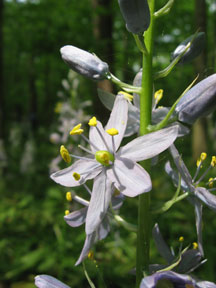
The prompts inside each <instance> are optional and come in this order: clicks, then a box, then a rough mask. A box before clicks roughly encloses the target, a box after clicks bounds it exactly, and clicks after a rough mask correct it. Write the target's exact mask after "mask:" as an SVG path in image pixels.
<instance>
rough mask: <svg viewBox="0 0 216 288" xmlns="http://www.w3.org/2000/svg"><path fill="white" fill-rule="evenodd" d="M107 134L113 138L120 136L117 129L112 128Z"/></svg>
mask: <svg viewBox="0 0 216 288" xmlns="http://www.w3.org/2000/svg"><path fill="white" fill-rule="evenodd" d="M106 132H107V133H108V134H109V135H111V136H115V135H118V134H119V131H118V130H117V129H115V128H110V129H108V130H106Z"/></svg>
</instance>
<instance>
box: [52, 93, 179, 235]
mask: <svg viewBox="0 0 216 288" xmlns="http://www.w3.org/2000/svg"><path fill="white" fill-rule="evenodd" d="M127 118H128V102H127V100H126V99H125V96H124V92H121V93H120V94H119V95H118V96H117V97H116V100H115V103H114V106H113V110H112V112H111V115H110V118H109V120H108V123H107V125H106V127H105V129H104V128H103V126H102V124H101V123H100V122H99V121H97V119H96V118H95V117H93V118H92V119H91V120H90V121H89V125H90V132H89V140H87V138H86V137H85V136H83V137H85V139H86V140H87V141H89V144H90V148H91V151H89V153H90V155H91V157H89V158H87V157H85V158H81V159H79V160H78V161H76V162H75V163H74V164H72V165H71V166H70V167H68V168H66V169H63V170H60V171H58V172H56V173H54V174H52V175H51V178H52V179H53V180H54V181H55V182H56V183H59V184H61V185H63V186H66V187H75V186H79V185H82V184H83V183H85V182H86V181H87V180H89V179H94V184H93V189H92V195H91V200H90V203H89V208H88V212H87V216H86V228H85V229H86V234H87V235H89V234H91V233H93V232H94V231H95V230H96V229H97V227H98V225H99V224H100V223H101V221H102V220H103V218H104V216H105V215H106V212H107V209H108V206H109V203H110V200H111V196H112V184H114V186H115V187H116V188H117V189H118V190H119V191H120V192H121V193H123V194H124V195H126V196H129V197H135V196H137V195H139V194H142V193H145V192H149V191H150V190H151V188H152V184H151V179H150V176H149V174H148V172H147V171H146V170H145V169H144V168H142V167H141V166H140V165H139V164H137V163H136V162H138V161H142V160H145V159H149V158H152V157H154V156H156V155H158V154H159V153H161V152H162V151H164V150H166V149H167V148H168V147H169V146H170V145H171V144H172V143H173V142H174V141H175V139H176V137H177V135H178V127H177V126H172V127H169V128H166V129H162V130H160V131H157V132H154V133H150V134H147V135H144V136H140V137H137V138H136V139H134V140H132V141H131V142H129V143H128V144H126V145H125V146H123V147H121V148H120V149H119V146H120V144H121V141H122V138H123V136H124V133H125V129H126V125H127ZM110 129H111V130H110ZM106 131H107V132H106ZM82 132H83V129H81V124H78V125H77V126H75V127H74V128H73V129H72V131H71V132H70V134H71V135H74V134H79V135H82ZM92 154H93V155H94V158H93V157H92ZM74 157H77V158H80V157H78V156H74Z"/></svg>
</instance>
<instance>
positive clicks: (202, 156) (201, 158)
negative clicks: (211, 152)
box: [192, 152, 207, 183]
mask: <svg viewBox="0 0 216 288" xmlns="http://www.w3.org/2000/svg"><path fill="white" fill-rule="evenodd" d="M206 157H207V154H206V153H205V152H202V153H201V155H200V158H199V159H198V160H197V162H196V165H197V170H196V173H195V175H194V177H193V180H192V182H194V181H195V180H196V177H197V176H198V174H199V171H200V169H201V168H202V163H203V161H204V160H205V159H206ZM197 182H198V183H199V182H200V180H199V181H197Z"/></svg>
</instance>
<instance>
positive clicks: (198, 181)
mask: <svg viewBox="0 0 216 288" xmlns="http://www.w3.org/2000/svg"><path fill="white" fill-rule="evenodd" d="M211 168H212V166H211V165H209V167H208V168H207V169H206V171H205V172H204V173H203V174H202V176H201V177H200V178H199V179H198V180H197V181H196V184H199V183H200V182H201V181H202V180H203V178H204V177H205V176H206V175H207V174H208V172H209V170H210V169H211Z"/></svg>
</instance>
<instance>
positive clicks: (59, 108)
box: [54, 102, 63, 113]
mask: <svg viewBox="0 0 216 288" xmlns="http://www.w3.org/2000/svg"><path fill="white" fill-rule="evenodd" d="M62 106H63V104H62V102H58V103H56V106H55V109H54V112H55V113H60V112H61V110H62Z"/></svg>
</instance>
